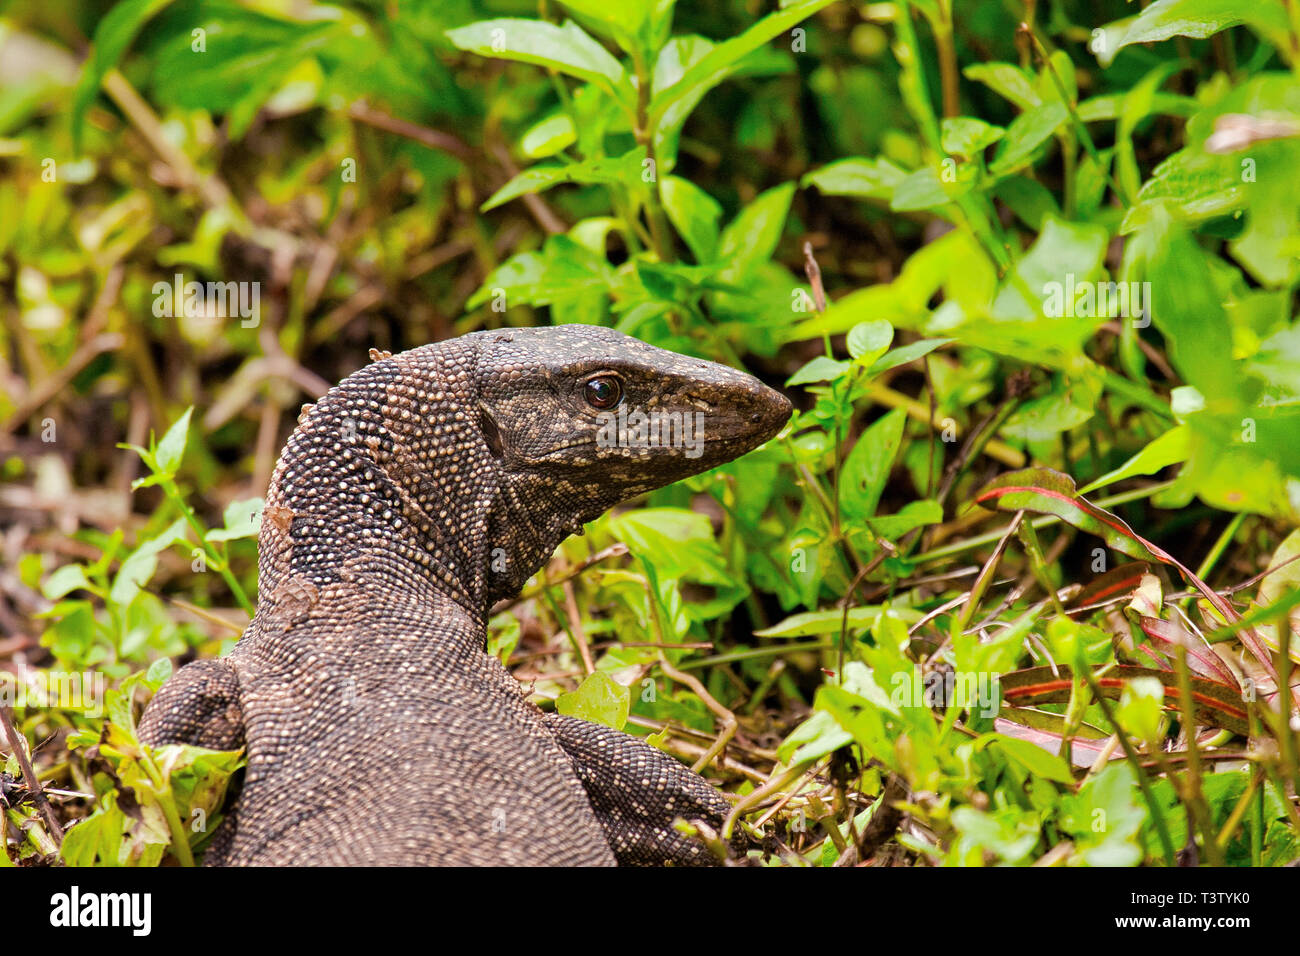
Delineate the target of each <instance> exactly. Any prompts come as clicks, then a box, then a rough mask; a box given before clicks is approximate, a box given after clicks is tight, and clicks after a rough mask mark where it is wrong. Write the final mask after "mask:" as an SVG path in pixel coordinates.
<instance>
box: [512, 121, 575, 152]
mask: <svg viewBox="0 0 1300 956" xmlns="http://www.w3.org/2000/svg"><path fill="white" fill-rule="evenodd" d="M577 139H578V134H577V132H576V131H575V130H574V128H573V120H572V119H571V118H570V117H569V114H568V113H553V114H551V115H550V116H548V117H546V118H545V119H544V120H541V121H539V122H537V123H535V124H533V126H532V127H531V128H530V129H529V130H528V132H526V133H524V135H523V136H522V137H520V139H519V149H520V150H521V151H522V152H523V154H524V155H525V156H528V157H530V158H532V159H545V158H546V157H547V156H554V155H555V154H556V153H558V152H560V151H561V150H564V149H568V147H569V146H571V145H573V143H575V142H576V141H577Z"/></svg>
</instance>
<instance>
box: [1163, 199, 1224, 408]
mask: <svg viewBox="0 0 1300 956" xmlns="http://www.w3.org/2000/svg"><path fill="white" fill-rule="evenodd" d="M1139 241H1140V243H1141V249H1142V251H1143V254H1144V255H1145V258H1146V262H1147V275H1148V276H1150V282H1151V302H1152V309H1151V318H1152V321H1154V323H1155V325H1156V328H1158V329H1159V330H1160V332H1161V333H1162V334H1163V335H1164V336H1165V338H1166V339H1167V340H1168V342H1169V356H1170V359H1171V360H1172V361H1173V365H1174V367H1175V368H1176V369H1178V371H1179V373H1181V374H1182V376H1183V379H1184V381H1186V382H1187V384H1188V385H1192V386H1194V387H1195V388H1196V389H1197V390H1198V391H1199V392H1200V393H1201V394H1202V395H1204V396H1205V400H1206V402H1207V403H1208V405H1210V406H1211V407H1213V406H1214V405H1215V404H1216V403H1218V402H1232V403H1234V404H1236V403H1239V402H1240V401H1241V400H1242V384H1241V370H1240V366H1239V365H1238V363H1236V362H1234V361H1233V360H1232V353H1233V346H1232V330H1231V326H1230V324H1229V320H1228V316H1227V313H1226V312H1225V311H1224V308H1223V304H1222V303H1223V300H1222V296H1221V295H1220V294H1219V291H1218V290H1217V289H1216V288H1215V286H1214V283H1213V282H1212V281H1211V280H1210V273H1209V264H1208V262H1207V260H1206V256H1205V253H1204V252H1203V251H1202V250H1201V247H1200V245H1199V244H1198V243H1197V242H1196V240H1195V239H1194V238H1193V237H1192V236H1191V234H1190V233H1189V232H1188V231H1187V230H1186V229H1185V228H1184V227H1183V226H1181V225H1180V224H1178V223H1175V222H1172V221H1170V220H1168V219H1166V218H1164V217H1161V218H1160V220H1158V221H1157V222H1155V223H1153V224H1152V225H1151V226H1150V227H1149V228H1148V229H1146V230H1143V233H1142V235H1141V236H1140V237H1139Z"/></svg>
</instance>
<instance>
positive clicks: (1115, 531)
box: [973, 468, 1164, 562]
mask: <svg viewBox="0 0 1300 956" xmlns="http://www.w3.org/2000/svg"><path fill="white" fill-rule="evenodd" d="M973 502H974V504H978V505H983V506H985V507H986V508H993V509H996V510H998V511H1021V510H1024V511H1033V512H1036V513H1038V514H1049V515H1056V516H1057V517H1058V518H1060V519H1061V520H1062V521H1064V522H1065V523H1066V524H1069V525H1073V526H1074V527H1076V528H1078V529H1079V530H1080V531H1086V532H1088V533H1089V534H1093V535H1096V536H1097V537H1099V538H1101V539H1102V540H1103V541H1105V542H1106V544H1108V545H1109V546H1110V547H1112V548H1114V549H1115V550H1116V551H1120V552H1122V553H1123V554H1127V555H1128V556H1129V557H1131V558H1138V559H1140V560H1143V561H1160V562H1163V561H1164V558H1163V557H1158V556H1157V555H1156V554H1154V553H1153V552H1152V551H1151V550H1150V549H1149V548H1148V547H1147V544H1146V542H1145V541H1143V540H1142V539H1141V538H1140V537H1139V536H1138V535H1137V534H1136V533H1134V531H1133V529H1132V528H1130V527H1129V526H1128V525H1127V524H1125V523H1124V522H1123V521H1122V520H1120V519H1119V518H1118V517H1116V516H1115V515H1113V514H1111V513H1110V512H1109V511H1106V510H1105V509H1103V508H1099V507H1097V506H1096V505H1094V504H1092V503H1091V502H1089V501H1085V500H1084V499H1083V498H1080V497H1079V494H1078V492H1077V491H1075V488H1074V479H1073V478H1071V477H1070V476H1069V475H1063V474H1061V473H1060V472H1058V471H1052V469H1050V468H1024V469H1021V470H1020V471H1012V472H1008V473H1007V474H1005V475H1000V476H998V477H997V478H994V479H993V480H992V481H990V482H989V483H988V484H987V485H985V486H984V487H983V488H982V489H980V491H979V492H978V493H977V494H976V495H975V498H974V499H973Z"/></svg>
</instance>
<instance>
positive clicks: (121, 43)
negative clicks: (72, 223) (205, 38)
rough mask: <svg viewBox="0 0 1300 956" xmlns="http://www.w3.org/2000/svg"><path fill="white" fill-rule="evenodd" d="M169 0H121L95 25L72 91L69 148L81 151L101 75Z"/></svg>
mask: <svg viewBox="0 0 1300 956" xmlns="http://www.w3.org/2000/svg"><path fill="white" fill-rule="evenodd" d="M171 2H172V0H122V2H120V3H118V4H117V5H115V6H114V7H113V8H112V9H110V10H109V11H108V13H107V14H106V15H105V16H104V18H103V19H102V20H100V21H99V25H98V26H96V27H95V37H94V39H93V40H92V42H91V51H90V58H89V59H88V60H87V61H86V66H85V68H84V70H83V71H82V74H81V80H80V81H79V82H78V83H77V89H76V92H74V93H73V95H72V150H73V152H74V153H80V152H81V138H82V130H83V127H84V126H85V121H86V110H87V109H89V108H90V103H91V101H92V100H93V99H94V98H95V94H96V93H98V92H99V87H100V84H101V83H103V82H104V75H105V74H106V73H108V71H109V70H111V69H113V68H114V67H116V66H117V62H118V60H120V59H122V55H123V54H124V53H126V48H127V47H129V46H130V45H131V41H132V40H134V39H135V35H136V34H137V33H139V32H140V28H141V27H143V26H144V25H145V22H146V21H148V20H149V19H150V18H151V17H152V16H153V15H154V14H156V13H158V11H160V10H162V9H163V7H166V6H168V5H169V4H170V3H171Z"/></svg>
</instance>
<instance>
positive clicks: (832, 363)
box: [785, 355, 853, 387]
mask: <svg viewBox="0 0 1300 956" xmlns="http://www.w3.org/2000/svg"><path fill="white" fill-rule="evenodd" d="M852 367H853V363H852V362H840V361H836V360H835V359H832V358H827V357H826V356H825V355H818V356H817V357H816V358H814V359H812V360H810V361H809V362H808V364H806V365H805V366H804V367H803V368H801V369H799V371H797V372H795V373H794V374H793V375H791V376H790V377H789V378H788V379H786V382H785V384H786V386H787V387H788V386H792V385H807V384H808V383H809V382H831V381H834V380H835V379H837V378H839V377H840V376H841V375H843V374H844V373H845V372H847V371H848V370H849V369H850V368H852Z"/></svg>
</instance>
